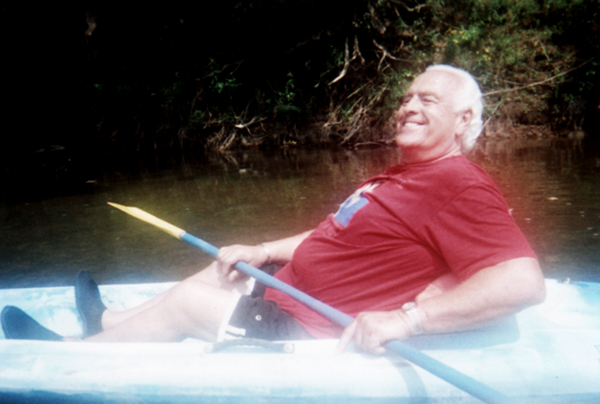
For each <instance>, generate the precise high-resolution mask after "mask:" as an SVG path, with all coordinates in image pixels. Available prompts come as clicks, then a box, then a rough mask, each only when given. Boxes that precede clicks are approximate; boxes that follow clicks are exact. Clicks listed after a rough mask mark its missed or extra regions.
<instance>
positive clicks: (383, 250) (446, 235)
mask: <svg viewBox="0 0 600 404" xmlns="http://www.w3.org/2000/svg"><path fill="white" fill-rule="evenodd" d="M519 257H535V254H534V252H533V251H532V249H531V247H530V246H529V243H528V242H527V240H526V239H525V237H524V236H523V234H522V233H521V231H520V230H519V228H518V227H517V226H516V224H515V222H514V220H513V218H512V217H511V215H510V213H509V210H508V206H507V204H506V202H505V201H504V198H503V197H502V195H501V193H500V191H499V190H498V188H497V187H496V185H495V184H494V183H493V181H492V180H491V179H490V178H489V176H488V175H487V174H486V173H485V172H484V171H483V169H481V168H480V167H479V166H477V165H475V164H474V163H471V162H470V161H469V160H467V159H466V158H465V157H463V156H457V157H451V158H446V159H443V160H440V161H437V162H431V163H422V164H410V165H397V166H394V167H391V168H390V169H388V170H386V171H385V172H384V173H382V174H381V175H379V176H376V177H373V178H371V179H369V180H368V181H366V182H365V183H364V184H363V186H361V188H360V189H359V190H358V191H357V192H356V193H355V194H354V195H352V196H351V197H350V198H349V199H348V200H347V201H346V202H345V203H344V204H343V205H342V207H341V208H340V211H338V213H336V214H335V215H333V214H331V215H329V216H328V217H327V218H326V220H325V221H323V222H322V223H321V224H320V225H319V226H318V227H317V228H316V229H315V231H314V232H313V233H312V234H311V235H310V236H309V237H307V238H306V239H305V240H304V241H303V242H302V243H301V244H300V245H299V246H298V248H297V249H296V251H295V252H294V256H293V259H292V261H291V262H290V263H288V264H287V265H286V266H285V267H283V268H282V269H281V270H280V271H279V272H278V273H277V275H276V277H277V278H279V279H280V280H282V281H283V282H286V283H288V284H290V285H292V286H294V287H295V288H297V289H300V290H301V291H303V292H305V293H307V294H309V295H311V296H313V297H314V298H316V299H318V300H321V301H322V302H324V303H326V304H328V305H330V306H332V307H334V308H336V309H338V310H340V311H342V312H344V313H347V314H349V315H351V316H356V315H357V314H358V313H359V312H362V311H388V310H395V309H398V308H400V307H401V306H402V305H403V304H404V303H406V302H408V301H413V300H414V299H415V297H416V296H417V295H418V294H419V293H420V292H422V291H423V290H424V289H425V288H426V287H427V285H429V284H430V283H431V282H433V281H434V280H435V279H437V278H438V277H440V276H441V275H443V274H446V273H448V272H453V273H454V274H455V275H456V276H457V277H458V279H459V280H460V281H464V280H465V279H467V278H469V277H470V276H471V275H473V274H474V273H475V272H477V271H478V270H480V269H483V268H486V267H489V266H492V265H495V264H498V263H500V262H503V261H506V260H509V259H513V258H519ZM265 299H267V300H272V301H275V302H277V303H278V304H279V305H280V307H281V308H282V309H283V310H285V311H287V312H289V313H291V314H292V315H293V316H294V317H295V318H296V319H297V320H298V321H299V322H300V323H301V324H302V326H303V327H304V328H305V329H306V330H307V331H308V332H309V333H310V334H311V335H313V336H314V337H317V338H332V337H339V335H340V333H341V331H342V328H341V327H340V326H338V325H336V324H333V323H332V322H331V321H330V320H328V319H326V318H325V317H323V316H321V315H320V314H318V313H316V312H314V311H313V310H312V309H309V308H307V307H306V306H304V305H303V304H302V303H299V302H297V301H296V300H295V299H293V298H291V297H289V296H287V295H286V294H284V293H282V292H279V291H277V290H275V289H271V288H267V291H266V293H265Z"/></svg>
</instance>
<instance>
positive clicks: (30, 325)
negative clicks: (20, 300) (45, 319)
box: [0, 306, 63, 341]
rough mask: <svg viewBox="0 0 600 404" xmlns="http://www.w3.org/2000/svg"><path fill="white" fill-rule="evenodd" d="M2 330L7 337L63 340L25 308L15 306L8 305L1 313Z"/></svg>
mask: <svg viewBox="0 0 600 404" xmlns="http://www.w3.org/2000/svg"><path fill="white" fill-rule="evenodd" d="M0 317H1V320H2V321H1V322H2V331H4V337H5V338H6V339H25V340H38V341H62V340H63V337H62V336H60V335H58V334H57V333H55V332H53V331H50V330H49V329H47V328H46V327H44V326H43V325H41V324H40V323H38V322H37V321H35V320H34V319H33V318H31V316H30V315H29V314H27V313H25V312H24V311H23V310H21V309H19V308H18V307H15V306H6V307H4V309H2V314H1V315H0Z"/></svg>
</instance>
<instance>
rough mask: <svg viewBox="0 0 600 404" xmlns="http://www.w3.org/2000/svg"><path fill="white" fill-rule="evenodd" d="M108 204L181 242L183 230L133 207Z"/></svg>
mask: <svg viewBox="0 0 600 404" xmlns="http://www.w3.org/2000/svg"><path fill="white" fill-rule="evenodd" d="M108 204H109V205H110V206H112V207H113V208H117V209H119V210H122V211H123V212H125V213H127V214H129V215H131V216H133V217H135V218H138V219H140V220H143V221H144V222H147V223H150V224H152V225H154V226H156V227H158V228H159V229H161V230H162V231H164V232H166V233H169V234H170V235H171V236H173V237H175V238H178V239H180V240H181V237H183V235H184V234H185V233H186V232H185V230H182V229H180V228H179V227H175V226H173V225H172V224H170V223H167V222H165V221H164V220H161V219H159V218H157V217H156V216H152V215H151V214H150V213H147V212H144V211H143V210H141V209H138V208H135V207H133V206H123V205H119V204H118V203H112V202H108Z"/></svg>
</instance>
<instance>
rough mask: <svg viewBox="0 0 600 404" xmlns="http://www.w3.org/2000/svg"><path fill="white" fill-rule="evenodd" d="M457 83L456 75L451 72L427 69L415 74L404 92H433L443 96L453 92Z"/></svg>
mask: <svg viewBox="0 0 600 404" xmlns="http://www.w3.org/2000/svg"><path fill="white" fill-rule="evenodd" d="M458 85H459V79H458V77H457V76H456V75H455V74H453V73H451V72H445V71H429V72H425V73H423V74H421V75H419V76H417V78H415V80H414V81H413V82H412V84H411V85H410V87H409V88H408V90H407V91H406V94H435V95H438V96H444V95H446V94H452V93H454V91H455V90H456V87H457V86H458Z"/></svg>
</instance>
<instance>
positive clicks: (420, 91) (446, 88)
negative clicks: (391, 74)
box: [395, 71, 470, 163]
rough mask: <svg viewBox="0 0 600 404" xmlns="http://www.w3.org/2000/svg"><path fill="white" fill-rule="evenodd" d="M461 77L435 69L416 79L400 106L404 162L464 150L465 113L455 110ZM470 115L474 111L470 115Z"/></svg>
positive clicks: (399, 139) (399, 133)
mask: <svg viewBox="0 0 600 404" xmlns="http://www.w3.org/2000/svg"><path fill="white" fill-rule="evenodd" d="M459 85H460V81H459V79H458V78H457V77H455V76H454V75H453V74H452V73H449V72H440V71H431V72H425V73H423V74H422V75H420V76H419V77H417V78H416V79H415V81H414V82H413V83H412V85H411V86H410V88H409V89H408V91H407V92H406V94H405V95H404V98H403V100H402V104H401V105H400V109H399V110H398V114H397V120H396V138H395V140H396V144H397V145H398V146H399V147H400V148H401V149H402V159H403V161H404V162H407V163H410V162H424V161H433V160H438V159H442V158H446V157H451V156H453V155H457V154H460V143H459V140H460V139H459V135H461V134H462V133H463V131H464V126H465V119H466V117H465V114H464V113H457V112H455V111H454V100H455V94H456V93H457V91H458V90H459ZM469 118H470V115H469Z"/></svg>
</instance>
